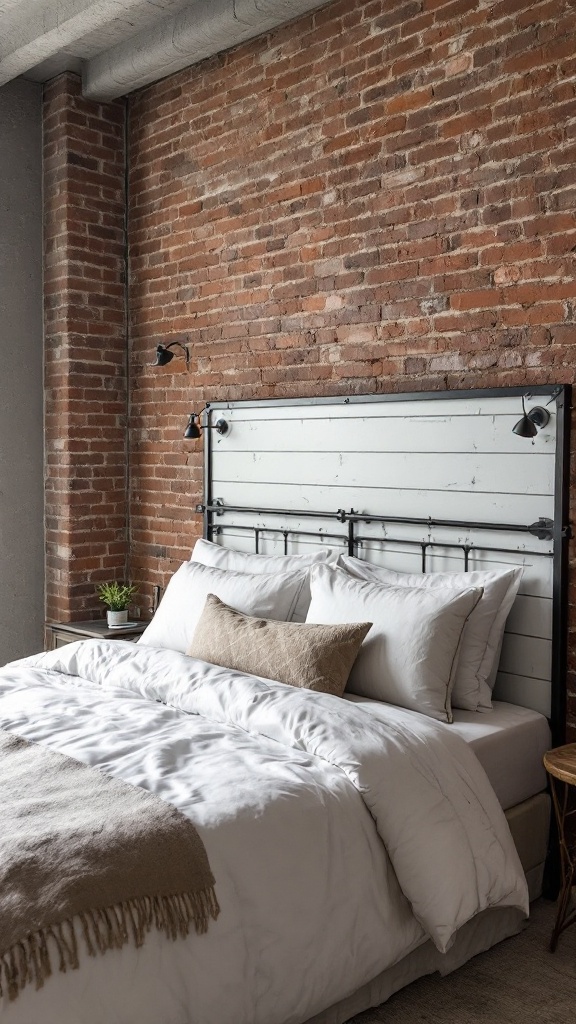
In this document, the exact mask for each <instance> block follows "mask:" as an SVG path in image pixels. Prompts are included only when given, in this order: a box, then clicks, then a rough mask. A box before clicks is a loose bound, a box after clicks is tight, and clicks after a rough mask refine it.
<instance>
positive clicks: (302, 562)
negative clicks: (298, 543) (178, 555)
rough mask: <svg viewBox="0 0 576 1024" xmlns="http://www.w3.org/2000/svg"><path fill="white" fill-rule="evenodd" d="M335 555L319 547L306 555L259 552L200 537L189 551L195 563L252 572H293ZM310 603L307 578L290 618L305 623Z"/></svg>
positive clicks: (335, 554)
mask: <svg viewBox="0 0 576 1024" xmlns="http://www.w3.org/2000/svg"><path fill="white" fill-rule="evenodd" d="M337 557H338V555H337V553H336V551H335V550H334V549H333V548H322V549H321V550H320V551H313V552H312V553H311V554H309V555H260V554H255V553H254V552H250V551H234V550H233V549H232V548H223V547H222V545H221V544H213V543H212V541H210V540H202V539H201V540H197V541H196V543H195V545H194V550H193V552H192V559H193V560H194V561H195V562H202V565H215V566H217V567H218V568H219V569H234V570H235V571H236V572H252V573H276V572H294V570H295V569H306V568H307V567H308V566H310V565H314V564H316V563H317V562H333V563H334V564H336V560H337ZM309 604H310V587H309V586H308V581H306V584H305V585H304V586H303V587H302V590H301V592H300V597H299V599H298V601H297V603H296V607H295V608H294V611H293V613H292V616H291V619H290V621H291V622H304V620H305V618H306V612H307V611H308V605H309Z"/></svg>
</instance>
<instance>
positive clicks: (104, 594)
mask: <svg viewBox="0 0 576 1024" xmlns="http://www.w3.org/2000/svg"><path fill="white" fill-rule="evenodd" d="M137 589H138V588H137V587H135V586H132V584H131V583H99V584H98V586H97V587H96V593H97V594H98V597H99V599H100V601H102V602H103V603H104V604H105V605H106V607H107V608H109V609H110V611H111V612H123V611H124V610H125V609H126V608H127V607H128V605H129V604H130V601H131V600H132V596H133V595H134V594H135V593H136V591H137Z"/></svg>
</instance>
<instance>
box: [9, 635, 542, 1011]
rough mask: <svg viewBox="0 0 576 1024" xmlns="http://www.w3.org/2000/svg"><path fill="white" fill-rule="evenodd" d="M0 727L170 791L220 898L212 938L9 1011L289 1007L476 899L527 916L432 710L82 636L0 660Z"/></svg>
mask: <svg viewBox="0 0 576 1024" xmlns="http://www.w3.org/2000/svg"><path fill="white" fill-rule="evenodd" d="M0 728H3V729H7V730H10V731H11V732H14V733H17V734H18V735H21V736H24V737H26V738H28V739H30V740H34V741H37V742H40V743H44V744H46V745H47V746H50V747H51V748H53V749H55V750H59V751H61V752H63V753H66V754H69V755H71V756H72V757H75V758H77V759H78V760H80V761H83V762H84V763H86V764H90V765H95V766H98V767H100V768H101V769H102V770H103V771H105V772H108V773H109V774H111V775H116V776H119V777H122V778H123V779H126V780H127V781H129V782H131V783H134V784H135V785H138V786H143V787H145V788H146V789H149V790H150V791H152V792H154V793H156V794H158V795H159V796H160V797H162V798H163V799H165V800H168V801H170V802H171V803H173V804H174V805H175V806H176V807H178V808H180V810H181V811H183V812H184V813H185V814H187V815H188V816H189V817H190V818H191V819H192V820H193V821H194V823H195V824H196V825H197V827H198V829H199V832H200V834H201V836H202V838H203V840H204V843H205V845H206V850H207V853H208V857H209V859H210V864H211V867H212V870H213V873H214V875H215V878H216V892H217V896H218V899H219V902H220V906H221V914H220V917H219V919H218V920H217V921H216V922H213V923H211V925H210V928H209V931H208V933H207V934H206V935H202V936H197V935H196V934H193V935H191V936H189V938H188V939H186V940H179V941H177V942H169V941H168V940H166V939H164V938H163V937H161V936H160V935H158V934H156V933H152V935H151V936H150V938H149V939H148V940H147V941H146V943H145V944H144V946H143V947H142V948H141V949H140V950H135V949H133V948H132V947H131V946H128V947H125V948H124V949H123V950H121V951H114V952H111V953H108V954H106V955H105V956H101V957H96V958H89V957H87V956H86V957H83V959H82V964H81V968H80V969H79V970H78V971H72V972H69V973H67V974H66V975H61V974H55V975H54V976H53V977H52V978H51V979H49V981H48V982H47V983H46V985H45V986H44V988H43V989H41V990H40V991H39V992H36V991H35V990H34V989H32V988H28V989H26V990H25V991H24V992H23V993H22V994H21V995H20V996H19V997H18V999H17V1000H16V1001H15V1002H14V1003H6V1002H4V1003H3V1004H0V1005H1V1008H0V1019H1V1020H2V1022H4V1021H6V1024H300V1022H302V1021H306V1020H307V1019H308V1018H309V1017H312V1016H313V1015H314V1014H316V1013H318V1012H320V1011H321V1010H322V1009H323V1008H325V1007H327V1006H330V1005H332V1004H333V1003H335V1002H337V1001H338V1000H340V999H342V998H344V997H345V996H347V995H348V994H349V993H351V992H352V991H354V990H355V989H357V988H358V987H359V986H361V985H362V984H364V983H365V982H367V981H369V980H370V979H371V978H373V977H375V976H376V975H377V974H378V973H379V972H381V971H382V970H383V969H385V968H386V967H388V966H391V965H392V964H394V963H396V962H397V961H398V960H399V959H401V958H402V957H403V956H404V955H405V954H407V953H408V952H410V951H411V950H412V949H414V948H415V947H416V946H418V945H420V944H421V943H422V942H424V941H426V939H427V938H431V939H432V941H433V942H434V943H435V944H436V946H437V947H438V949H439V950H441V951H443V950H445V949H447V948H448V947H449V946H450V943H451V941H452V940H453V937H454V935H455V933H456V932H457V930H458V928H460V927H461V926H462V925H463V924H464V923H465V922H466V921H467V920H469V919H470V918H471V917H473V916H474V915H475V914H477V913H479V912H480V911H482V910H483V909H485V908H487V907H493V906H513V907H517V908H520V909H521V910H524V911H525V912H526V913H527V906H528V904H527V893H526V885H525V881H524V875H523V873H522V869H521V867H520V864H519V861H518V857H517V854H516V851H515V848H514V845H513V843H512V839H511V837H510V834H509V831H508V826H507V824H506V821H505V819H504V816H503V813H502V811H501V809H500V806H499V804H498V802H497V800H496V797H495V796H494V793H493V791H492V789H491V787H490V784H489V783H488V781H487V779H486V776H485V775H484V772H483V770H482V768H481V767H480V765H479V763H478V761H477V760H476V758H475V756H474V754H473V753H472V752H471V751H470V750H469V748H468V747H467V746H466V744H465V743H464V742H463V741H462V740H461V739H460V738H459V737H458V736H455V735H450V734H449V733H448V730H447V729H446V727H445V726H442V725H438V724H436V723H435V722H433V721H432V720H431V719H425V718H423V717H422V718H421V717H420V716H415V715H414V714H411V713H406V712H403V711H401V710H399V709H396V708H392V707H391V708H390V709H389V714H388V715H387V720H386V721H385V722H383V721H380V720H377V719H375V718H374V717H373V716H369V715H368V714H366V712H365V711H363V710H362V707H361V706H358V705H357V704H353V703H350V702H348V701H344V700H339V699H338V698H336V697H332V696H329V695H325V694H317V693H312V692H310V691H307V690H298V689H294V688H291V687H288V686H284V685H282V684H280V683H273V682H268V681H265V680H262V679H257V678H255V677H252V676H246V675H242V674H240V673H236V672H232V671H229V670H226V669H221V668H215V667H214V666H211V665H206V664H205V663H203V662H199V661H195V660H193V659H190V658H187V657H185V656H184V655H181V654H177V653H174V652H170V651H166V650H157V649H153V648H146V647H144V646H143V645H140V646H135V645H133V644H131V643H127V642H122V641H118V640H115V641H113V642H106V641H96V640H88V641H83V642H80V643H75V644H70V645H68V646H66V647H63V648H60V649H59V650H57V651H54V652H51V653H49V654H44V655H38V656H37V657H34V658H29V659H26V660H25V661H21V662H16V663H13V664H12V665H9V666H7V667H6V668H5V669H3V670H2V671H1V672H0ZM447 733H448V735H447ZM0 789H1V783H0Z"/></svg>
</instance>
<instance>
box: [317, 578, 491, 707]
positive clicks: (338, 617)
mask: <svg viewBox="0 0 576 1024" xmlns="http://www.w3.org/2000/svg"><path fill="white" fill-rule="evenodd" d="M310 587H311V591H312V601H311V603H310V608H309V609H308V615H307V618H306V621H307V622H318V623H328V624H330V623H346V622H372V623H373V626H372V628H371V629H370V630H369V632H368V634H367V636H366V639H365V640H364V643H363V644H362V647H361V648H360V653H359V654H358V657H357V658H356V661H355V662H354V665H353V667H352V671H351V673H350V677H349V679H348V684H347V686H346V690H347V691H349V692H351V693H358V694H360V695H361V696H363V697H371V698H372V699H373V700H383V701H386V702H387V703H388V704H397V705H399V706H400V707H403V708H410V709H411V710H412V711H420V712H421V713H422V714H425V715H429V716H430V718H437V719H438V720H439V721H441V722H451V721H452V712H451V707H450V691H451V689H452V684H453V680H454V674H455V667H456V663H457V658H458V648H459V645H460V639H461V636H462V633H463V630H464V626H465V624H466V619H467V617H468V615H470V613H471V611H472V609H473V608H474V607H475V606H476V604H477V603H478V601H479V600H480V597H481V593H482V592H481V591H480V590H477V589H474V588H469V589H467V590H461V591H459V592H454V591H453V590H449V589H448V588H447V587H444V588H443V589H442V590H426V589H424V588H423V587H416V588H413V589H409V588H408V587H383V586H382V585H381V584H379V583H369V582H363V581H361V580H355V579H352V577H351V576H349V575H348V574H347V573H346V572H343V571H342V570H341V569H330V568H329V567H328V566H323V565H318V566H313V567H312V569H311V578H310Z"/></svg>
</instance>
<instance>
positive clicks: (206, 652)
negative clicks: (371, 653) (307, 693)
mask: <svg viewBox="0 0 576 1024" xmlns="http://www.w3.org/2000/svg"><path fill="white" fill-rule="evenodd" d="M371 625H372V623H371V622H355V623H352V624H347V625H339V624H336V625H327V626H324V625H322V626H317V625H315V624H310V623H301V622H278V621H276V620H274V619H257V618H254V617H253V616H251V615H243V614H242V612H237V611H235V610H234V609H233V608H230V607H229V606H228V605H226V604H224V602H223V601H221V600H220V598H218V597H216V595H215V594H208V596H207V598H206V604H205V605H204V610H203V612H202V614H201V616H200V619H199V620H198V623H197V625H196V629H195V632H194V636H193V638H192V643H191V644H190V646H189V648H188V650H187V652H186V653H187V654H189V655H190V657H192V658H198V659H199V660H200V661H208V662H210V663H211V664H213V665H221V666H222V667H223V668H232V669H236V671H238V672H247V673H249V674H250V675H254V676H263V677H264V678H265V679H275V680H276V681H277V682H279V683H287V684H288V685H289V686H301V687H305V688H306V689H308V690H317V691H319V692H321V693H332V694H334V695H335V696H337V697H341V696H342V694H343V693H344V689H345V687H346V683H347V681H348V676H349V674H350V670H351V668H352V665H353V664H354V661H355V659H356V655H357V654H358V651H359V650H360V647H361V645H362V641H363V640H364V637H365V636H366V634H367V632H368V630H369V629H370V627H371Z"/></svg>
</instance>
